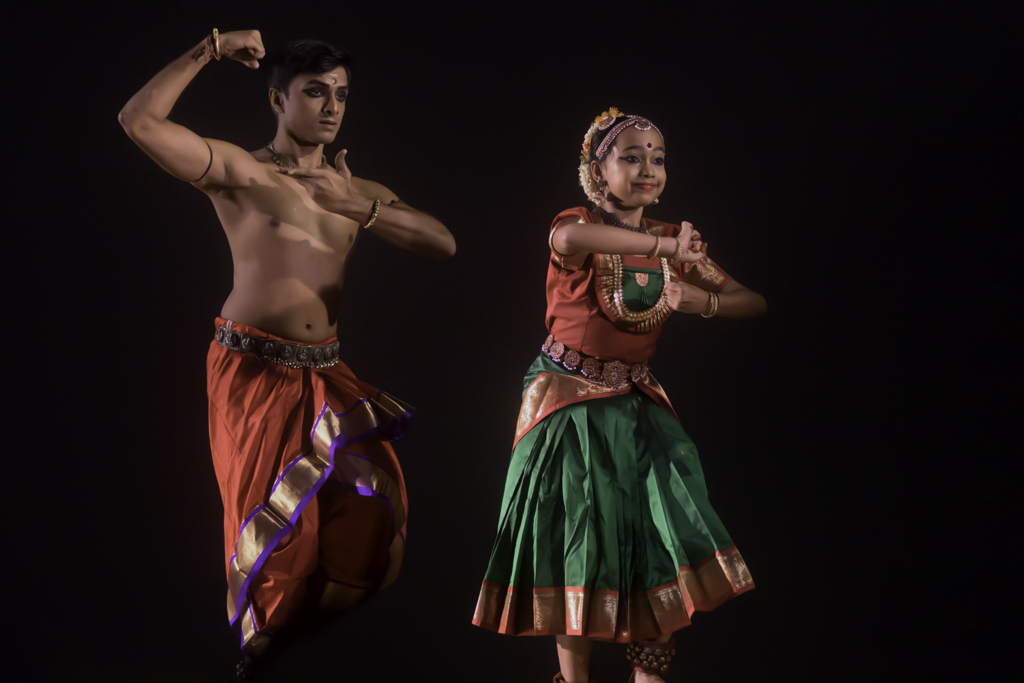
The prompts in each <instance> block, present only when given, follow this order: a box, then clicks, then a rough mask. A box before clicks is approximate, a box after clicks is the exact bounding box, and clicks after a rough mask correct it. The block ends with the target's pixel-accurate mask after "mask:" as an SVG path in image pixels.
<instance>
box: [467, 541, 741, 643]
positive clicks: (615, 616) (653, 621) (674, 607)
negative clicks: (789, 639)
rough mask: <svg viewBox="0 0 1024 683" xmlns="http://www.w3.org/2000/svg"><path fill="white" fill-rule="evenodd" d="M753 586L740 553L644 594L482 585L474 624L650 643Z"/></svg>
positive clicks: (685, 570)
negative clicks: (696, 612) (653, 639)
mask: <svg viewBox="0 0 1024 683" xmlns="http://www.w3.org/2000/svg"><path fill="white" fill-rule="evenodd" d="M753 587H754V581H753V579H752V578H751V576H750V572H749V571H748V570H747V565H746V563H745V562H744V561H743V557H742V556H741V555H740V552H739V550H737V549H736V547H735V546H733V547H731V548H727V549H725V550H720V551H718V552H716V553H715V554H714V555H712V556H710V557H708V558H706V559H704V560H702V561H701V562H699V563H698V564H697V565H696V566H695V567H689V566H683V567H680V568H679V572H678V574H677V575H676V579H675V580H673V581H670V582H669V583H667V584H665V585H663V586H656V587H654V588H651V589H649V590H647V591H644V592H642V593H631V594H628V595H622V594H620V593H619V592H618V591H610V590H591V589H589V588H584V587H579V586H565V587H553V588H533V589H521V588H516V587H505V586H501V585H499V584H496V583H493V582H490V581H484V582H483V586H482V587H481V588H480V596H479V598H478V599H477V605H476V611H475V613H474V615H473V623H474V624H475V625H477V626H480V627H482V628H486V629H488V630H491V631H497V632H498V633H504V634H508V635H517V636H525V635H537V636H539V635H562V634H565V635H578V636H588V637H591V638H598V639H603V640H615V641H618V642H621V643H625V642H631V641H638V640H646V639H648V638H652V637H655V636H658V635H661V634H667V633H672V632H673V631H677V630H679V629H680V628H683V627H684V626H689V625H690V617H691V616H692V615H693V613H694V612H695V611H701V612H709V611H711V610H713V609H714V608H715V607H718V606H719V605H721V604H722V603H723V602H725V601H726V600H729V599H730V598H733V597H735V596H737V595H739V594H740V593H745V592H746V591H748V590H750V589H752V588H753Z"/></svg>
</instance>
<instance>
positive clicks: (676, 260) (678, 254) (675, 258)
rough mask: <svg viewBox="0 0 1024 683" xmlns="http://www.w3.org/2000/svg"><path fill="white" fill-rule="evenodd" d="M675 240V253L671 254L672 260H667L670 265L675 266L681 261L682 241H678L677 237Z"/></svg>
mask: <svg viewBox="0 0 1024 683" xmlns="http://www.w3.org/2000/svg"><path fill="white" fill-rule="evenodd" d="M675 240H676V252H675V253H674V254H672V258H670V259H669V260H668V261H669V263H671V264H672V265H675V264H677V263H679V262H680V261H682V260H683V241H682V240H681V239H679V238H678V237H676V238H675Z"/></svg>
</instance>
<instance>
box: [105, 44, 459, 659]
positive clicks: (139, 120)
mask: <svg viewBox="0 0 1024 683" xmlns="http://www.w3.org/2000/svg"><path fill="white" fill-rule="evenodd" d="M263 57H264V48H263V43H262V40H261V37H260V33H259V31H232V32H230V33H222V34H218V32H217V30H216V29H214V30H213V32H212V33H211V35H209V36H207V38H206V39H204V40H203V41H201V42H200V43H199V44H198V45H196V46H195V47H193V48H192V49H190V50H189V51H188V52H186V53H185V54H184V55H182V56H181V57H179V58H178V59H177V60H175V61H174V62H172V63H171V64H170V65H168V66H167V67H166V68H164V69H163V70H162V71H161V72H160V73H158V74H157V75H156V76H155V77H154V78H153V79H152V80H150V81H149V83H147V84H146V85H145V87H143V88H142V90H140V91H139V92H138V93H136V95H135V96H134V97H132V99H131V100H130V101H129V102H128V104H127V105H125V107H124V109H123V110H122V111H121V113H120V115H119V116H118V120H119V121H120V122H121V125H122V126H123V127H124V129H125V132H127V133H128V136H129V137H131V139H132V140H134V141H135V143H136V144H138V146H139V147H141V148H142V150H143V151H144V152H146V154H148V155H149V156H150V157H152V158H153V160H154V161H156V162H157V163H158V164H160V166H161V167H162V168H163V169H164V170H166V171H167V172H168V173H170V174H171V175H173V176H174V177H176V178H178V179H179V180H184V181H186V182H189V183H191V184H192V185H193V186H194V187H196V188H197V189H199V190H201V191H202V192H205V193H206V195H207V196H208V197H209V198H210V200H211V201H212V202H213V206H214V208H215V209H216V211H217V216H218V217H219V218H220V222H221V224H222V225H223V227H224V232H225V233H226V234H227V238H228V242H229V244H230V247H231V256H232V261H233V264H234V286H233V289H232V290H231V294H230V295H229V296H228V298H227V301H225V302H224V306H223V308H222V309H221V316H220V317H219V318H217V321H216V326H215V327H216V335H215V338H214V340H213V341H212V342H211V343H210V350H209V353H208V356H207V393H208V395H209V402H210V403H209V405H210V444H211V449H212V451H213V463H214V469H215V471H216V474H217V479H218V482H219V484H220V491H221V498H222V499H223V502H224V541H225V559H226V568H227V578H228V617H229V620H230V622H231V624H232V625H234V624H235V623H240V630H241V639H242V649H243V662H242V664H240V665H239V674H240V677H242V676H244V675H245V673H246V670H247V669H248V663H249V662H250V661H251V660H252V658H254V657H257V656H258V655H259V654H260V653H262V652H263V651H264V650H265V648H266V646H267V644H268V643H269V642H270V637H271V636H272V635H274V634H275V633H279V632H280V631H281V629H282V627H283V626H285V625H286V624H291V623H292V622H294V621H297V620H296V617H297V616H298V615H299V614H300V613H302V614H305V613H307V612H314V613H315V612H321V613H322V610H320V609H317V608H324V609H327V610H331V611H341V612H344V611H347V610H349V609H351V608H352V607H353V606H355V605H356V604H358V603H359V602H361V601H362V600H364V599H365V598H366V597H368V596H369V595H370V594H371V593H372V592H373V591H375V590H377V589H379V588H382V587H383V586H385V585H387V584H388V583H390V582H391V581H393V580H394V579H395V577H396V576H397V574H398V569H399V566H400V564H401V560H402V552H403V549H404V545H405V520H406V509H407V501H406V495H405V485H404V482H403V479H402V471H401V468H400V467H399V465H398V461H397V460H396V458H395V454H394V451H393V450H392V448H391V446H390V444H389V443H388V441H391V440H394V439H396V438H399V437H400V436H401V433H402V431H403V429H404V426H405V423H406V421H407V420H408V418H409V417H410V416H411V411H412V408H411V407H410V406H408V405H406V404H405V403H402V402H401V401H399V400H397V399H395V398H394V397H391V396H389V395H387V394H385V393H383V392H380V391H378V390H377V389H375V388H373V387H371V386H370V385H368V384H365V383H363V382H361V381H359V380H358V379H356V378H355V376H354V375H353V374H352V372H351V371H350V370H349V369H348V368H347V367H346V366H345V365H344V363H341V362H340V361H339V360H338V342H337V341H336V337H335V335H336V332H337V326H338V325H337V311H338V304H339V297H340V294H341V286H342V279H343V276H344V271H345V259H346V257H347V256H348V253H349V250H350V249H351V248H352V244H353V242H354V241H355V238H356V235H358V234H359V232H360V230H361V227H360V226H362V228H368V229H370V230H372V231H373V232H375V233H376V234H377V235H379V236H381V237H383V238H384V239H386V240H387V241H389V242H391V243H392V244H394V245H396V246H399V247H402V248H404V249H409V250H412V251H416V252H419V253H421V254H426V255H428V256H432V257H434V258H438V259H444V258H448V257H449V256H452V255H453V254H454V253H455V240H454V238H453V237H452V235H451V233H449V232H448V230H447V229H446V228H445V227H444V226H443V225H442V224H441V223H439V222H438V221H436V220H435V219H433V218H431V217H430V216H427V215H425V214H423V213H420V212H419V211H416V210H414V209H412V208H411V207H409V206H408V205H406V204H405V203H403V202H401V201H400V200H399V199H398V197H396V196H395V194H394V193H393V192H392V191H391V190H389V189H388V188H386V187H384V186H383V185H381V184H380V183H376V182H373V181H371V180H364V179H362V178H356V177H354V176H353V175H352V174H351V172H350V171H349V170H348V168H347V166H346V165H345V153H346V150H342V151H341V152H340V153H339V154H338V155H337V157H336V158H335V164H336V167H337V169H336V170H335V169H334V168H331V167H330V166H328V165H327V163H326V159H325V158H324V156H323V148H324V145H325V144H329V143H331V142H333V141H334V138H335V136H336V135H337V133H338V126H339V125H340V124H341V119H342V117H343V116H344V114H345V106H346V99H347V97H348V93H349V76H350V74H349V66H348V65H349V57H348V55H347V54H346V53H344V52H342V51H340V50H338V49H337V48H335V47H333V46H331V45H328V44H326V43H322V42H318V41H310V40H304V41H296V42H294V43H291V44H290V45H289V49H288V51H287V53H286V54H285V55H284V56H283V59H281V60H280V62H278V63H276V64H274V65H273V66H272V67H271V73H270V88H269V90H270V92H269V95H270V106H271V107H272V108H273V110H274V112H275V113H276V115H277V133H276V134H275V136H274V139H273V142H272V143H270V144H268V145H267V147H266V148H264V149H260V150H257V151H255V152H246V151H245V150H243V149H241V148H239V147H236V146H235V145H232V144H231V143H229V142H223V141H221V140H211V139H204V138H202V137H200V136H199V135H196V134H195V133H193V132H192V131H190V130H188V129H187V128H184V127H183V126H180V125H178V124H176V123H173V122H171V121H169V120H168V118H167V117H168V115H169V114H170V112H171V108H172V107H173V106H174V103H175V102H176V101H177V99H178V97H179V96H180V95H181V92H182V91H183V90H184V89H185V86H187V85H188V84H189V82H191V81H192V79H193V78H195V76H196V74H198V73H199V71H200V70H202V69H203V67H204V66H206V65H207V64H208V63H210V62H211V61H213V60H220V59H221V58H227V59H231V60H235V61H239V62H241V63H242V64H245V65H246V66H248V67H249V68H252V69H256V68H258V67H259V61H258V60H260V59H262V58H263Z"/></svg>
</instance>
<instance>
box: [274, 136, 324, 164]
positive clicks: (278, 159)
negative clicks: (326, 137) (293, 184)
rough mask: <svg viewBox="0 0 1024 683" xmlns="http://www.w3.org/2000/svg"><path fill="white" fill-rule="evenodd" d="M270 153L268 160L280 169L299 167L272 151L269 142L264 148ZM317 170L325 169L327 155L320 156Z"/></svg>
mask: <svg viewBox="0 0 1024 683" xmlns="http://www.w3.org/2000/svg"><path fill="white" fill-rule="evenodd" d="M265 149H267V150H268V151H269V152H270V155H271V156H270V159H271V161H273V162H274V163H275V164H277V165H278V166H280V167H281V168H298V167H299V165H298V164H297V163H295V162H294V161H292V160H291V159H289V158H288V157H286V156H285V155H283V154H281V153H280V152H278V151H277V150H276V149H274V143H273V142H271V143H270V144H269V145H267V146H266V148H265ZM317 168H327V155H326V154H321V155H320V165H319V166H317Z"/></svg>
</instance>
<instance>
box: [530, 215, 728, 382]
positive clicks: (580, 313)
mask: <svg viewBox="0 0 1024 683" xmlns="http://www.w3.org/2000/svg"><path fill="white" fill-rule="evenodd" d="M566 218H573V219H576V220H579V219H580V218H582V219H583V220H584V221H585V222H587V223H601V222H602V221H601V218H600V216H596V215H594V214H591V212H590V211H588V210H587V209H586V208H585V207H582V206H578V207H576V208H573V209H567V210H566V211H563V212H562V213H560V214H558V215H557V216H556V217H555V220H554V221H553V222H552V224H551V229H552V230H554V228H555V226H556V225H558V224H559V223H560V222H562V221H563V220H565V219H566ZM658 224H659V225H662V226H664V229H665V232H664V236H665V237H675V236H676V235H678V234H679V230H680V228H679V226H678V225H672V224H670V223H661V222H660V221H659V222H658ZM550 256H551V258H550V260H549V262H548V278H547V298H548V309H547V318H546V322H547V327H548V331H549V332H551V333H552V334H553V335H555V339H556V340H558V341H560V342H562V343H563V344H565V345H566V346H568V347H570V348H573V349H576V350H578V351H581V352H583V353H584V354H586V355H588V356H595V357H597V358H600V359H602V360H605V359H607V360H621V361H623V362H625V363H641V362H643V361H646V360H648V359H649V358H650V357H651V356H653V355H654V350H655V347H656V342H657V340H658V337H659V336H660V335H661V328H660V327H658V328H655V329H653V330H651V331H649V332H641V333H636V332H629V331H627V330H625V329H623V328H621V327H619V326H617V325H616V324H615V323H614V322H613V321H612V320H611V319H610V318H609V317H608V315H607V314H606V313H605V311H604V310H603V309H602V307H601V304H600V301H599V299H598V297H599V296H600V293H599V291H598V286H597V269H596V261H597V257H595V255H594V254H587V255H586V257H585V258H584V259H583V261H582V264H581V265H580V266H579V267H578V268H577V267H573V266H571V265H569V262H570V260H571V261H574V262H577V263H578V262H579V258H578V257H577V258H573V259H565V258H564V257H562V256H561V255H560V254H558V253H557V252H555V251H552V252H551V255H550ZM622 263H623V265H624V266H629V267H634V268H659V267H660V265H659V262H658V261H648V260H647V259H646V258H644V257H643V256H624V257H623V258H622ZM672 272H673V278H674V279H680V280H684V281H686V282H690V283H691V284H694V285H696V286H699V287H701V288H702V289H713V290H714V291H720V290H721V288H722V287H723V286H724V285H725V283H726V282H727V281H728V276H726V279H725V280H723V281H721V282H719V283H716V284H717V286H714V287H709V286H708V285H707V284H704V283H700V282H698V281H694V278H693V275H696V272H694V273H692V274H691V273H684V272H683V269H681V268H680V267H679V266H678V265H677V266H673V267H672Z"/></svg>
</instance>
